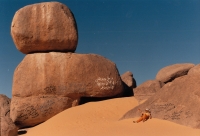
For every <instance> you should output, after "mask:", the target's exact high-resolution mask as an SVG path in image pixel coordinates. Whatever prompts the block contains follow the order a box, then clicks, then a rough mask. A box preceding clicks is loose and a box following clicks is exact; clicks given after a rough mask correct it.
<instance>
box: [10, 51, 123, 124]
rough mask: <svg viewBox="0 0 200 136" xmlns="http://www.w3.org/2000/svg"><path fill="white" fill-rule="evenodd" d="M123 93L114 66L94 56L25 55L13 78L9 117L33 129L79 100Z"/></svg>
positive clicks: (104, 59)
mask: <svg viewBox="0 0 200 136" xmlns="http://www.w3.org/2000/svg"><path fill="white" fill-rule="evenodd" d="M121 93H123V84H122V81H121V78H120V76H119V73H118V70H117V68H116V65H115V64H114V63H113V62H111V61H110V60H108V59H106V58H104V57H102V56H99V55H95V54H75V53H58V52H50V53H35V54H28V55H26V56H25V58H24V59H23V60H22V62H21V63H20V64H19V65H18V66H17V68H16V70H15V72H14V77H13V89H12V95H13V98H12V104H11V118H12V119H13V121H14V122H15V123H16V124H17V125H18V126H19V127H24V126H33V125H36V124H38V123H41V122H43V121H45V120H47V119H49V118H50V117H52V116H54V115H55V114H57V113H59V112H61V111H63V110H64V109H67V108H69V107H72V106H73V105H77V104H78V103H79V100H80V98H81V97H112V96H116V95H118V94H121Z"/></svg>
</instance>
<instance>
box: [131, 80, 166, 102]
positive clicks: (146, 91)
mask: <svg viewBox="0 0 200 136" xmlns="http://www.w3.org/2000/svg"><path fill="white" fill-rule="evenodd" d="M163 85H164V83H162V82H160V81H158V80H148V81H146V82H144V83H142V84H141V85H139V86H138V87H136V88H135V89H134V97H135V98H136V99H137V100H138V101H139V102H140V101H142V100H146V99H148V98H150V97H151V96H153V95H155V93H156V92H157V91H159V90H160V89H161V88H162V86H163Z"/></svg>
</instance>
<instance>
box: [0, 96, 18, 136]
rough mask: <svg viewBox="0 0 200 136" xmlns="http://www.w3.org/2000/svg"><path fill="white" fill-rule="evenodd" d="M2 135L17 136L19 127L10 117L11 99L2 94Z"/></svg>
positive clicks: (0, 112) (0, 123) (0, 128)
mask: <svg viewBox="0 0 200 136" xmlns="http://www.w3.org/2000/svg"><path fill="white" fill-rule="evenodd" d="M0 115H1V117H0V135H1V136H17V132H18V128H17V127H16V126H15V124H14V123H13V122H12V120H11V118H10V99H9V98H8V97H7V96H5V95H2V94H0Z"/></svg>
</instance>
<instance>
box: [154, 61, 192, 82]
mask: <svg viewBox="0 0 200 136" xmlns="http://www.w3.org/2000/svg"><path fill="white" fill-rule="evenodd" d="M192 67H194V64H191V63H183V64H174V65H170V66H167V67H164V68H162V69H161V70H160V71H159V72H158V73H157V75H156V80H159V81H161V82H163V83H167V82H170V81H172V80H174V79H175V78H177V77H180V76H183V75H186V74H187V73H188V71H189V70H190V69H191V68H192Z"/></svg>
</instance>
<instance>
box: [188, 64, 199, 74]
mask: <svg viewBox="0 0 200 136" xmlns="http://www.w3.org/2000/svg"><path fill="white" fill-rule="evenodd" d="M188 75H200V64H198V65H196V66H194V67H192V68H191V69H190V70H189V71H188Z"/></svg>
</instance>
